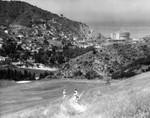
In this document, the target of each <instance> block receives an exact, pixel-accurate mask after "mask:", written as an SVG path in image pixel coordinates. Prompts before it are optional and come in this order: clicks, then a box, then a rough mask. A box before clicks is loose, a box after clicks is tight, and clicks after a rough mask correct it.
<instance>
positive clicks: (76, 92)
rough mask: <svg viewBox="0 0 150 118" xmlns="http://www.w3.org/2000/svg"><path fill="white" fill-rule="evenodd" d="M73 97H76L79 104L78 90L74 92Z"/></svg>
mask: <svg viewBox="0 0 150 118" xmlns="http://www.w3.org/2000/svg"><path fill="white" fill-rule="evenodd" d="M73 95H74V97H75V101H76V102H78V99H79V95H78V91H77V89H75V90H74V94H73Z"/></svg>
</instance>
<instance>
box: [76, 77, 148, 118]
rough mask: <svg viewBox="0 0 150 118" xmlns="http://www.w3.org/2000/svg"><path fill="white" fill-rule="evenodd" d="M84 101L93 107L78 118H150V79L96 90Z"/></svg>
mask: <svg viewBox="0 0 150 118" xmlns="http://www.w3.org/2000/svg"><path fill="white" fill-rule="evenodd" d="M144 76H146V77H144ZM83 101H85V102H86V103H88V104H90V103H91V104H90V105H91V106H90V107H89V109H88V111H86V113H84V114H82V115H81V116H80V115H79V116H77V118H150V79H149V78H148V76H147V75H143V76H139V77H137V78H133V79H132V80H131V81H124V82H121V83H120V84H117V85H112V86H109V87H104V88H96V89H93V90H91V91H89V92H88V93H87V95H86V97H85V98H83Z"/></svg>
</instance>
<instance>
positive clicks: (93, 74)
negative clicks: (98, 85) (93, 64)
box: [85, 70, 98, 80]
mask: <svg viewBox="0 0 150 118" xmlns="http://www.w3.org/2000/svg"><path fill="white" fill-rule="evenodd" d="M97 77H98V74H97V73H96V72H95V71H94V70H90V71H88V72H87V73H86V74H85V78H87V79H89V80H91V79H95V78H97Z"/></svg>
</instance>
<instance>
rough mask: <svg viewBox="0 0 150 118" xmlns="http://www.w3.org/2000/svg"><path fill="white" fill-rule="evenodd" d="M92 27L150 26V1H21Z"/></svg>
mask: <svg viewBox="0 0 150 118" xmlns="http://www.w3.org/2000/svg"><path fill="white" fill-rule="evenodd" d="M21 1H26V2H28V3H30V4H32V5H36V6H38V7H40V8H42V9H45V10H48V11H50V12H52V13H56V14H63V15H64V16H65V17H67V18H69V19H71V20H76V21H81V22H84V23H86V24H88V25H90V26H92V27H95V28H96V27H98V26H107V25H109V26H115V25H116V26H117V25H147V24H148V25H150V22H149V21H150V15H149V14H150V0H21Z"/></svg>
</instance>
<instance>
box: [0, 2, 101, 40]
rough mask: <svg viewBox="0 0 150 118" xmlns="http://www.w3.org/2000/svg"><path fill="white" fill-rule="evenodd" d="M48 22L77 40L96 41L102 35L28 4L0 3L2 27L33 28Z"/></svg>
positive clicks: (84, 25) (85, 26)
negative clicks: (18, 26) (34, 25)
mask: <svg viewBox="0 0 150 118" xmlns="http://www.w3.org/2000/svg"><path fill="white" fill-rule="evenodd" d="M47 22H49V23H50V22H51V23H53V24H54V27H55V29H56V28H58V30H61V31H64V32H69V33H71V34H72V35H74V36H75V37H76V38H77V39H92V38H94V39H96V38H99V37H101V34H99V33H95V32H93V31H92V30H90V29H89V27H88V26H87V25H86V24H83V23H81V22H76V21H72V20H69V19H67V18H66V17H63V16H58V15H57V14H53V13H51V12H48V11H46V10H42V9H40V8H38V7H36V6H33V5H30V4H28V3H26V2H21V1H0V25H4V26H12V25H22V26H26V27H32V25H33V24H44V23H47ZM58 25H60V26H58ZM58 32H59V31H58Z"/></svg>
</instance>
